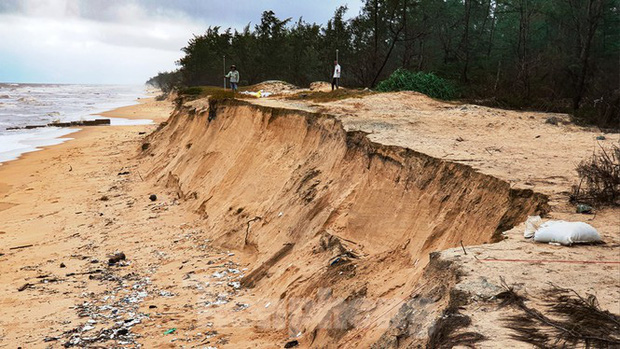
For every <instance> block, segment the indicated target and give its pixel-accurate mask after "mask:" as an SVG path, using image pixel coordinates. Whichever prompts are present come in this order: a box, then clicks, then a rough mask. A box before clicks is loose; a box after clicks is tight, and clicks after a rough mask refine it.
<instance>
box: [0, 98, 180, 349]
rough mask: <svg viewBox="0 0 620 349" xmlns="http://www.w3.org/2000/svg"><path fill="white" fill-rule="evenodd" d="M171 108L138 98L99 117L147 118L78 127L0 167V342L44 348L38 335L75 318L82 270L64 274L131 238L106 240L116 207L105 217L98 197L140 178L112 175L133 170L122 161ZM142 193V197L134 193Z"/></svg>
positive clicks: (1, 344) (107, 210) (130, 243)
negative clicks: (63, 138)
mask: <svg viewBox="0 0 620 349" xmlns="http://www.w3.org/2000/svg"><path fill="white" fill-rule="evenodd" d="M170 111H171V104H170V102H167V101H166V102H156V101H155V100H154V99H153V98H149V99H142V100H140V104H137V105H134V106H129V107H124V108H119V109H116V110H114V111H110V112H107V113H105V116H108V117H120V118H127V119H130V118H135V117H136V116H138V117H139V118H143V117H144V116H145V115H148V117H149V118H151V119H152V120H153V121H154V122H155V123H154V124H151V125H138V126H105V127H85V128H83V129H82V130H80V131H79V132H77V133H73V134H72V135H71V137H72V138H74V139H73V140H71V141H69V142H65V143H63V144H60V145H56V146H52V147H47V148H46V149H44V150H43V151H38V152H32V153H27V154H24V155H22V157H21V158H20V159H18V160H14V161H10V162H7V163H4V164H3V165H2V166H0V242H1V243H0V246H1V247H0V254H1V255H0V275H2V284H1V286H0V288H1V289H0V295H1V296H0V308H2V317H1V318H0V347H10V348H13V347H15V345H16V344H18V345H22V346H23V347H27V348H33V347H44V346H46V345H47V344H46V343H44V342H43V341H42V340H43V339H44V338H46V337H48V336H51V335H54V334H57V333H58V331H57V330H59V329H62V328H64V329H69V328H71V326H72V325H71V323H72V321H73V322H75V321H76V320H77V319H78V317H77V316H78V314H77V313H76V311H75V310H74V307H75V305H76V304H79V303H81V297H82V292H81V288H83V287H84V281H83V280H82V279H84V278H86V279H87V278H88V275H85V276H73V277H67V276H65V275H67V274H70V273H76V272H82V271H84V270H83V269H84V268H85V267H89V266H90V265H94V264H91V262H93V260H94V259H100V260H102V261H103V260H104V258H105V254H106V253H110V252H114V251H116V250H117V249H122V248H123V247H125V248H127V247H132V248H133V246H134V244H133V241H130V240H129V239H127V240H126V241H124V242H123V241H119V240H116V239H110V240H108V239H107V238H106V234H107V232H106V231H103V230H100V226H105V225H106V224H108V222H110V221H112V222H116V223H113V224H115V225H116V224H122V221H120V222H119V219H120V217H118V216H116V213H115V214H113V215H110V216H108V215H107V214H108V213H110V212H111V211H110V208H109V207H106V206H107V205H106V202H104V201H101V200H100V199H101V197H102V196H104V195H109V196H110V197H112V196H113V195H115V194H114V193H112V194H110V193H109V192H108V190H109V188H110V187H112V186H114V185H115V184H118V183H117V181H118V180H126V179H129V180H131V181H134V180H139V177H138V176H139V175H138V174H137V173H131V174H130V175H127V176H118V175H117V173H119V172H123V171H126V170H128V169H130V168H132V166H131V165H130V162H129V160H128V159H129V158H131V157H132V156H133V155H134V154H135V153H136V152H137V151H138V149H139V146H140V140H141V139H142V138H143V137H144V136H143V134H144V133H145V132H152V131H153V130H154V129H155V128H156V127H157V124H158V123H159V122H161V121H163V120H165V119H166V118H167V117H168V115H169V113H170ZM142 199H146V200H148V195H147V197H145V198H136V200H142ZM30 245H31V246H30ZM23 246H26V247H23ZM95 246H96V247H95ZM61 264H63V265H64V267H62V268H61V267H60V265H61ZM45 275H48V277H49V275H55V278H61V279H62V280H63V282H62V283H58V282H56V283H55V282H52V281H50V280H49V279H48V278H46V277H42V276H45ZM29 284H32V286H27V287H26V289H24V290H23V291H22V292H19V291H18V289H20V287H23V286H24V285H29ZM90 291H92V290H89V292H90ZM63 324H64V325H63Z"/></svg>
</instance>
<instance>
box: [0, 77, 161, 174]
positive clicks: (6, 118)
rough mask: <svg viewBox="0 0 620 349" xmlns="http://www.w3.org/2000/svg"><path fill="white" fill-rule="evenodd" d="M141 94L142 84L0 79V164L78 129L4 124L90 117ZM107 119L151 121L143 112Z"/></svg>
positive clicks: (126, 122) (134, 122) (66, 137)
mask: <svg viewBox="0 0 620 349" xmlns="http://www.w3.org/2000/svg"><path fill="white" fill-rule="evenodd" d="M144 97H147V91H146V88H145V86H128V85H68V84H17V83H0V165H1V164H2V163H4V162H7V161H11V160H15V159H17V158H19V156H20V155H22V154H24V153H27V152H32V151H37V150H40V149H41V147H45V146H50V145H55V144H59V143H62V142H65V141H68V140H70V139H71V137H70V134H71V133H74V132H77V131H79V129H75V128H71V129H69V128H60V127H44V128H34V129H28V130H24V129H20V130H7V128H11V127H25V126H28V125H44V124H48V123H52V122H55V121H60V122H65V121H81V120H93V119H97V118H101V117H100V116H97V113H101V112H104V111H108V110H111V109H115V108H118V107H122V106H127V105H133V104H136V103H138V99H139V98H144ZM140 117H141V116H139V118H140ZM110 123H111V124H112V125H140V124H149V123H152V121H151V120H149V119H148V115H144V118H143V119H137V120H135V119H132V120H129V119H122V118H110Z"/></svg>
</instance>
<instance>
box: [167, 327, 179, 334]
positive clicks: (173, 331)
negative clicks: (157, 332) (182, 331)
mask: <svg viewBox="0 0 620 349" xmlns="http://www.w3.org/2000/svg"><path fill="white" fill-rule="evenodd" d="M176 331H177V329H176V328H174V327H173V328H171V329H169V330H168V331H166V332H164V334H173V333H175V332H176Z"/></svg>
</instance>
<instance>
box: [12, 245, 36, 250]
mask: <svg viewBox="0 0 620 349" xmlns="http://www.w3.org/2000/svg"><path fill="white" fill-rule="evenodd" d="M32 246H33V245H22V246H15V247H11V248H9V250H19V249H20V248H28V247H32Z"/></svg>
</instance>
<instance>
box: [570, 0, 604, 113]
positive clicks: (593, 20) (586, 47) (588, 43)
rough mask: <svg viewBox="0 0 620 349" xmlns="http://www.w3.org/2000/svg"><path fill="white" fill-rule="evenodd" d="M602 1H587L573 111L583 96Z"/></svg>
mask: <svg viewBox="0 0 620 349" xmlns="http://www.w3.org/2000/svg"><path fill="white" fill-rule="evenodd" d="M601 2H602V0H589V1H588V12H587V15H586V16H587V17H586V23H587V30H588V31H587V33H586V35H585V38H584V40H583V42H582V46H581V52H580V54H579V63H580V66H581V67H580V68H581V69H580V71H579V76H578V79H577V90H576V91H575V96H574V97H573V109H574V110H577V109H579V107H580V104H581V100H582V99H583V95H584V92H585V85H586V78H587V74H588V63H589V60H590V48H591V47H592V39H593V38H594V34H595V33H596V28H597V27H598V24H599V20H600V15H601V8H602V4H601Z"/></svg>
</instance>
